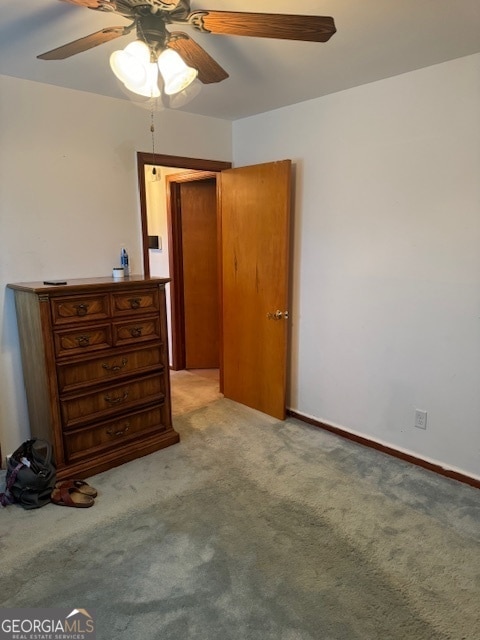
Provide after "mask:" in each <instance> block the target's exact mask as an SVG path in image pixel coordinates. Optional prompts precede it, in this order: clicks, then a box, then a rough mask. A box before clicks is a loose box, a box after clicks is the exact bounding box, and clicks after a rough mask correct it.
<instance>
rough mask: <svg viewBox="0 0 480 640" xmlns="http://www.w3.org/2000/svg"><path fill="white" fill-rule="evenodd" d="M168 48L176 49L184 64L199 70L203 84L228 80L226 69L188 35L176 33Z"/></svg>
mask: <svg viewBox="0 0 480 640" xmlns="http://www.w3.org/2000/svg"><path fill="white" fill-rule="evenodd" d="M171 35H172V37H171V39H170V40H169V41H168V44H167V46H168V47H169V48H170V49H174V50H175V51H176V52H177V53H178V54H180V56H181V57H182V58H183V60H184V62H186V64H188V65H189V66H191V67H195V69H198V79H199V80H200V82H203V84H211V83H213V82H221V81H222V80H225V79H226V78H228V73H227V72H226V71H225V69H222V67H221V66H220V65H219V64H218V62H215V60H214V59H213V58H212V57H211V56H210V54H208V53H207V52H206V51H205V49H203V48H202V47H201V46H200V45H199V44H197V43H196V42H195V40H192V39H191V38H190V37H189V36H188V35H187V34H186V33H182V32H181V31H176V32H174V33H172V34H171Z"/></svg>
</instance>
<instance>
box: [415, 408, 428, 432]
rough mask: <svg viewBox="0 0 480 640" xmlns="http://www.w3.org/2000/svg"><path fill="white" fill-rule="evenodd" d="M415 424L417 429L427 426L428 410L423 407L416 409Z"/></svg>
mask: <svg viewBox="0 0 480 640" xmlns="http://www.w3.org/2000/svg"><path fill="white" fill-rule="evenodd" d="M415 426H416V427H417V429H426V428H427V412H426V411H422V410H421V409H415Z"/></svg>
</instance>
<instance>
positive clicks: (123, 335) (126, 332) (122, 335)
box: [113, 316, 160, 346]
mask: <svg viewBox="0 0 480 640" xmlns="http://www.w3.org/2000/svg"><path fill="white" fill-rule="evenodd" d="M158 339H160V316H154V317H153V318H138V319H137V320H128V321H127V320H126V321H124V322H116V323H113V341H114V344H115V345H117V346H118V345H123V344H125V345H126V344H135V343H137V342H145V341H146V340H158Z"/></svg>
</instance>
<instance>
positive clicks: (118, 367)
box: [102, 358, 128, 373]
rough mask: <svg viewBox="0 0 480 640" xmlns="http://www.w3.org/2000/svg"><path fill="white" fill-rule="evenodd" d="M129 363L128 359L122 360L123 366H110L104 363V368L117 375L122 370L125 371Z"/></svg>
mask: <svg viewBox="0 0 480 640" xmlns="http://www.w3.org/2000/svg"><path fill="white" fill-rule="evenodd" d="M127 363H128V359H127V358H122V364H120V365H119V364H112V365H110V364H108V363H107V362H104V363H103V364H102V367H103V368H104V369H106V370H107V371H113V372H114V373H117V372H118V371H120V370H121V369H123V368H124V367H125V366H126V365H127Z"/></svg>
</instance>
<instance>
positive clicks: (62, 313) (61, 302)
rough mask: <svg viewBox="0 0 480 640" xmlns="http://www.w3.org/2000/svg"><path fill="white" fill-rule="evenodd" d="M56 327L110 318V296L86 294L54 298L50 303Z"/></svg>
mask: <svg viewBox="0 0 480 640" xmlns="http://www.w3.org/2000/svg"><path fill="white" fill-rule="evenodd" d="M50 308H51V310H52V321H53V324H54V325H57V326H58V325H62V324H72V323H78V322H92V321H93V322H95V321H97V320H104V319H105V318H108V317H109V316H110V302H109V296H108V294H106V293H105V294H90V295H88V294H84V295H82V296H68V297H67V296H65V297H59V298H52V300H51V301H50Z"/></svg>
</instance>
